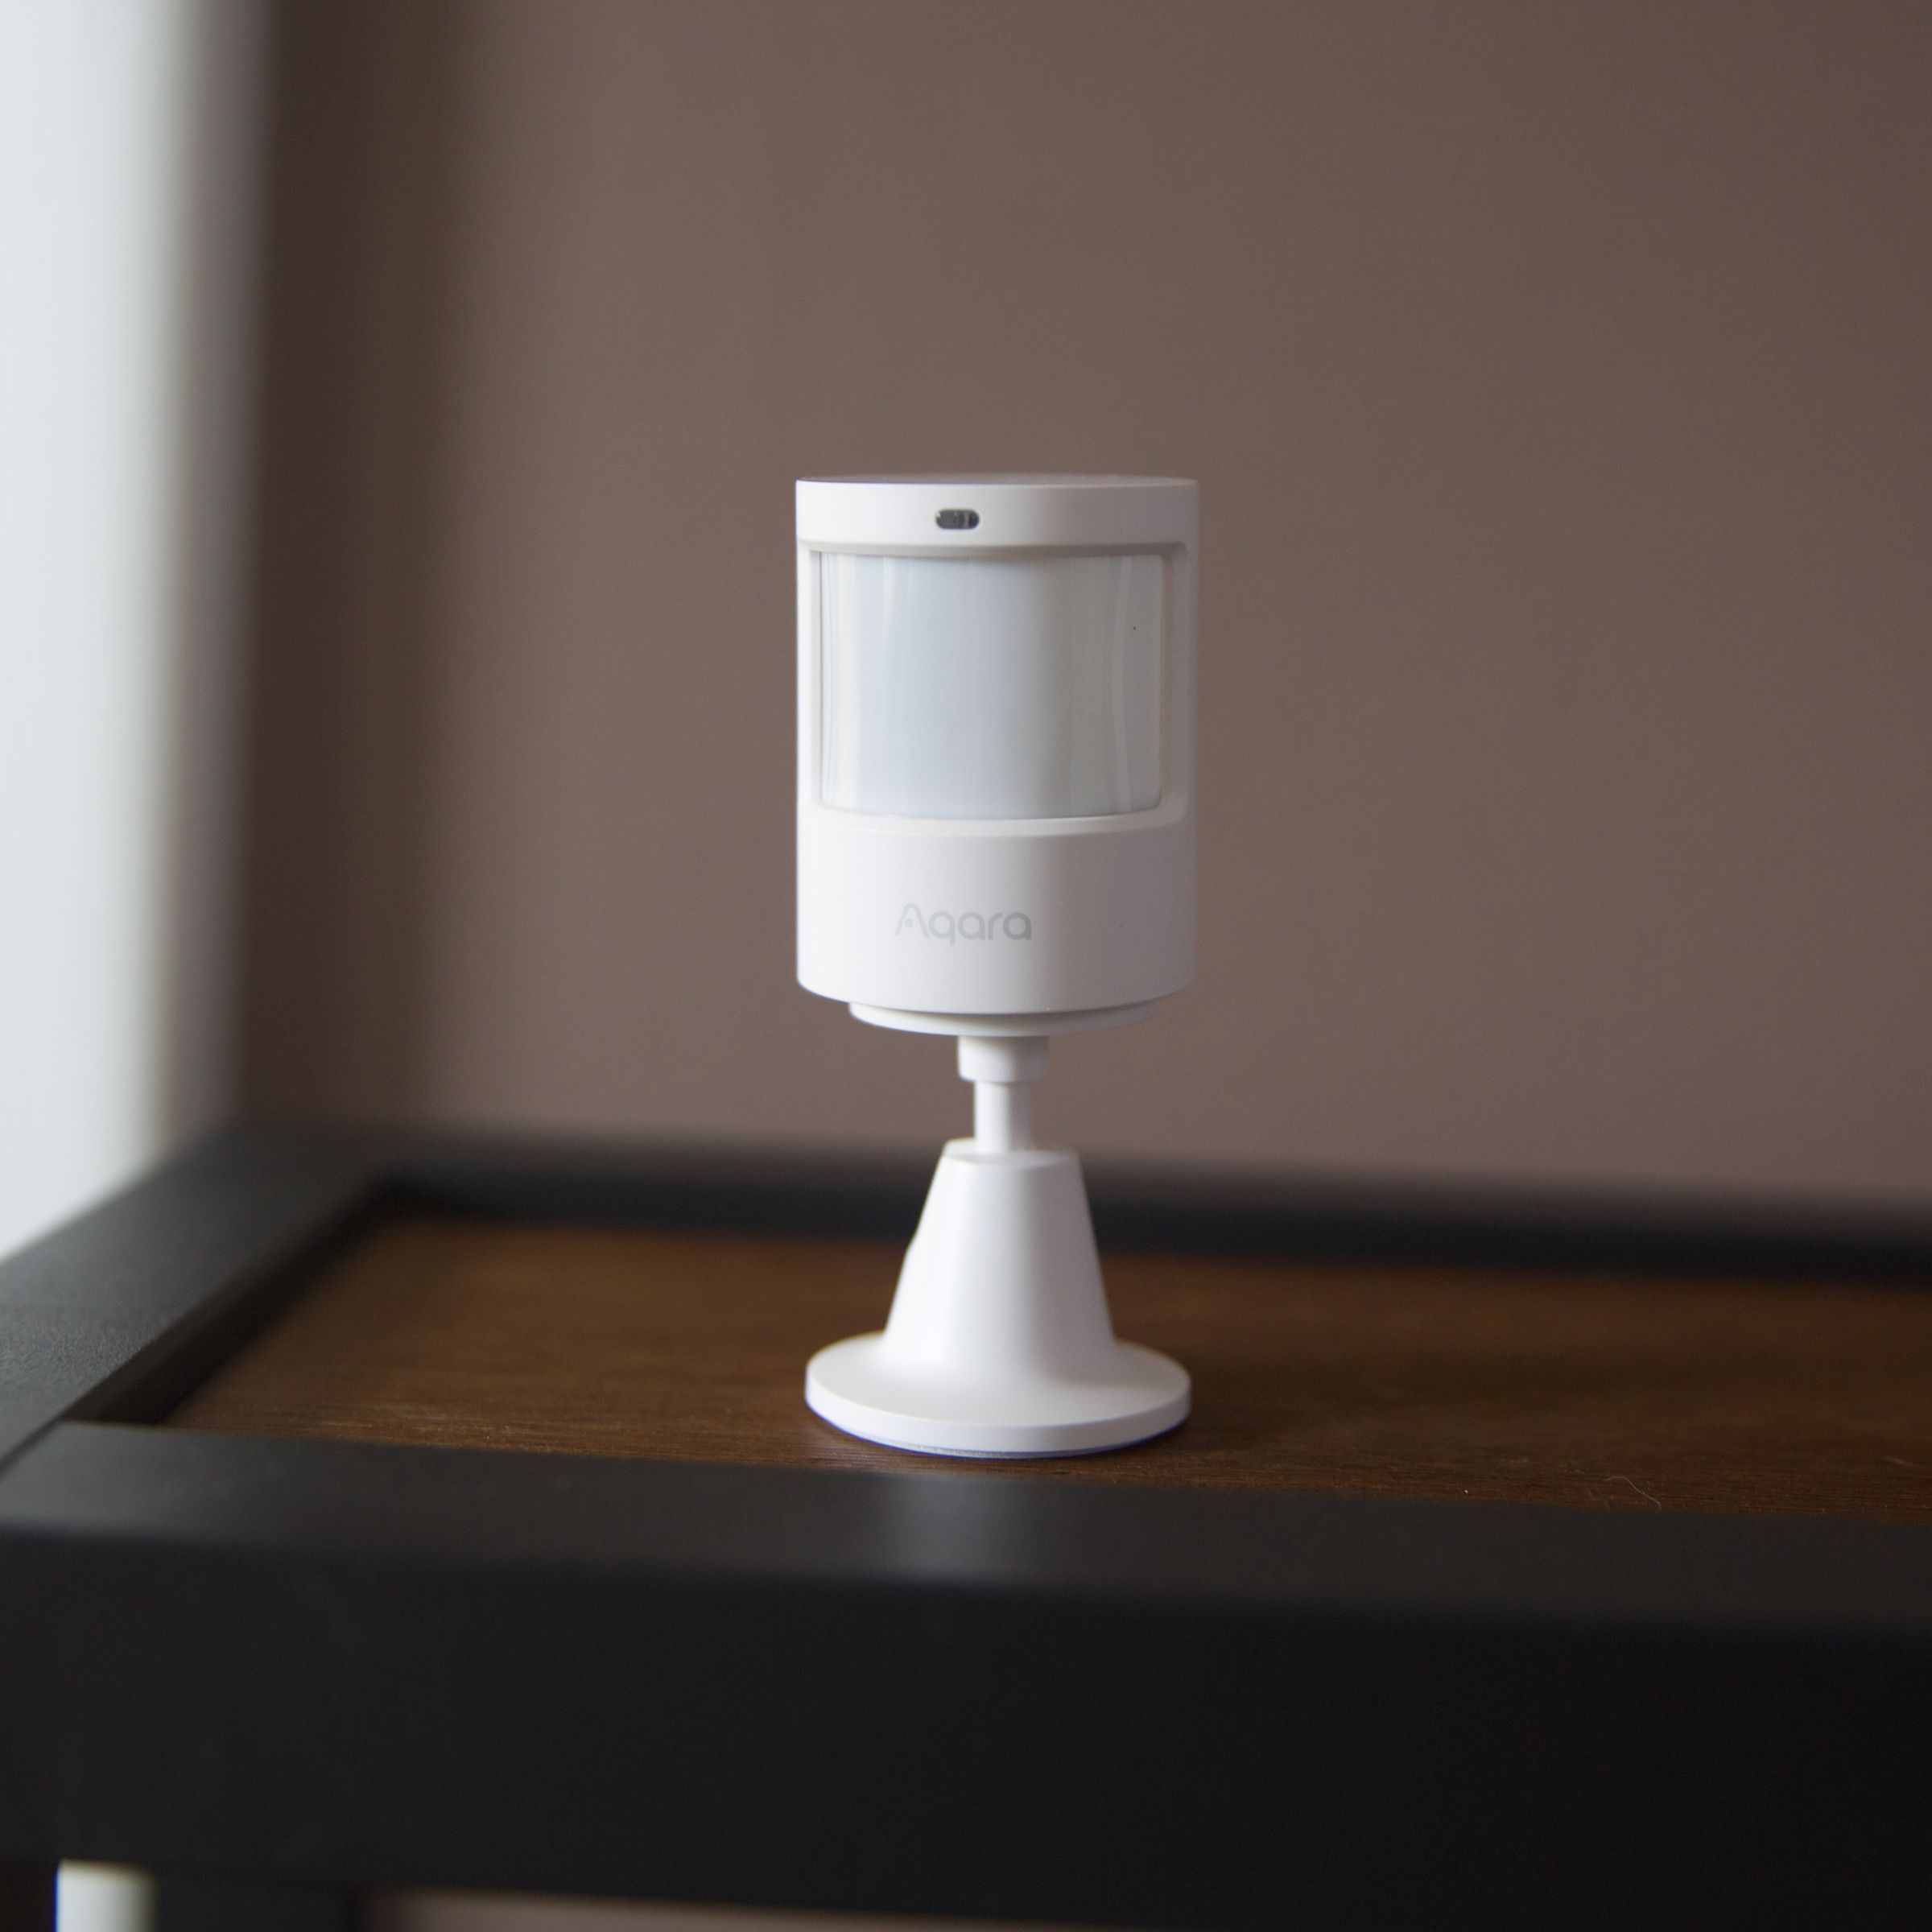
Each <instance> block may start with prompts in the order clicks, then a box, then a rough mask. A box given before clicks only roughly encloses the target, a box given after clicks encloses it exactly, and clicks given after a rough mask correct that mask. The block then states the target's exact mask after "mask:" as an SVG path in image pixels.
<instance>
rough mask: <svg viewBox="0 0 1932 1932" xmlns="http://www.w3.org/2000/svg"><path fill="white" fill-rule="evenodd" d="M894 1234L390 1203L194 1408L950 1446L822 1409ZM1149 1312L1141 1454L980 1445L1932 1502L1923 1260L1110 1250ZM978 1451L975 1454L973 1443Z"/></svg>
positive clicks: (209, 1423)
mask: <svg viewBox="0 0 1932 1932" xmlns="http://www.w3.org/2000/svg"><path fill="white" fill-rule="evenodd" d="M898 1256H899V1249H898V1247H897V1246H896V1245H891V1244H888V1243H885V1242H880V1241H869V1240H857V1239H842V1238H830V1237H817V1236H782V1237H781V1236H750V1235H741V1234H735V1233H729V1232H680V1231H667V1230H665V1229H663V1228H598V1227H564V1226H552V1225H547V1224H540V1223H539V1224H519V1223H517V1222H514V1221H499V1220H493V1219H490V1218H488V1217H483V1216H467V1215H460V1214H448V1213H440V1212H424V1213H414V1212H412V1213H410V1214H407V1215H402V1216H396V1217H394V1218H393V1219H390V1220H387V1221H386V1222H384V1223H382V1224H379V1225H378V1227H376V1228H374V1230H373V1231H372V1232H370V1233H369V1234H368V1235H367V1236H365V1237H364V1238H363V1239H361V1241H359V1242H358V1243H357V1245H355V1246H353V1248H351V1249H349V1250H348V1251H347V1252H346V1253H345V1255H344V1256H343V1257H341V1259H339V1260H338V1261H336V1262H335V1263H334V1264H333V1265H332V1266H330V1267H329V1268H328V1269H326V1270H325V1271H324V1272H323V1273H321V1274H319V1275H318V1276H317V1277H316V1278H315V1279H314V1281H313V1282H312V1283H310V1284H309V1285H308V1286H307V1287H306V1288H305V1289H304V1290H303V1292H302V1294H300V1295H299V1298H297V1299H296V1300H295V1302H293V1303H292V1305H291V1307H289V1308H288V1309H287V1311H285V1312H284V1313H283V1315H281V1316H280V1317H279V1319H277V1320H276V1321H275V1323H273V1324H272V1325H271V1326H270V1327H268V1328H267V1329H266V1330H265V1331H263V1332H262V1334H260V1335H258V1336H257V1337H256V1338H255V1339H254V1340H253V1341H252V1342H251V1343H250V1344H248V1345H247V1346H246V1347H245V1348H242V1350H241V1351H240V1352H237V1354H235V1355H234V1356H233V1357H232V1358H231V1359H229V1360H228V1361H227V1362H225V1364H223V1365H222V1366H221V1368H220V1369H217V1371H216V1372H215V1373H214V1374H213V1376H212V1377H210V1378H209V1379H208V1381H206V1382H204V1384H203V1385H201V1386H200V1388H199V1389H196V1391H195V1392H194V1393H192V1395H191V1396H190V1397H188V1399H187V1400H186V1401H185V1402H184V1403H183V1404H182V1405H181V1406H180V1407H179V1408H178V1409H177V1410H175V1412H174V1413H173V1414H172V1415H171V1417H170V1418H169V1420H170V1422H171V1423H172V1424H173V1425H174V1426H180V1427H184V1428H188V1429H196V1430H216V1431H221V1432H225V1433H229V1434H237V1435H262V1436H294V1437H320V1438H333V1439H348V1440H357V1441H365V1442H381V1443H429V1444H440V1445H454V1446H463V1447H477V1448H493V1449H514V1450H539V1451H560V1452H566V1453H570V1454H575V1455H597V1456H614V1457H644V1458H657V1459H674V1460H678V1459H682V1460H699V1461H707V1462H716V1463H764V1464H774V1465H779V1466H786V1467H791V1468H864V1469H907V1468H932V1467H933V1466H934V1465H933V1463H932V1462H931V1460H930V1459H926V1458H921V1457H914V1456H909V1455H902V1454H899V1453H898V1452H896V1451H890V1450H886V1449H881V1448H877V1447H873V1446H872V1445H870V1444H867V1443H860V1442H857V1441H855V1440H853V1439H850V1438H848V1437H845V1436H843V1435H839V1434H838V1433H836V1431H834V1430H832V1429H830V1428H828V1427H827V1426H825V1425H824V1424H823V1423H821V1422H819V1421H818V1420H817V1418H815V1417H813V1416H812V1415H811V1414H809V1412H808V1411H807V1410H806V1408H805V1406H804V1404H803V1397H802V1393H801V1390H802V1383H803V1369H804V1364H805V1360H806V1358H807V1356H809V1355H810V1353H811V1351H812V1350H813V1349H814V1348H818V1347H819V1346H821V1345H823V1344H824V1343H826V1342H828V1341H832V1340H836V1339H838V1338H839V1337H840V1336H841V1335H847V1334H850V1333H853V1332H856V1331H861V1330H865V1329H868V1328H873V1327H877V1326H878V1325H879V1323H880V1322H881V1320H882V1319H883V1318H884V1315H885V1312H886V1307H887V1306H888V1303H889V1302H890V1295H891V1291H892V1286H893V1282H894V1274H895V1272H896V1269H897V1267H898ZM1107 1271H1108V1286H1109V1290H1110V1293H1111V1295H1112V1298H1113V1308H1114V1315H1115V1320H1116V1323H1117V1327H1118V1328H1119V1329H1120V1331H1121V1333H1122V1334H1123V1335H1127V1336H1129V1337H1131V1338H1132V1339H1133V1340H1137V1341H1142V1342H1146V1343H1148V1344H1151V1345H1153V1346H1154V1347H1157V1348H1163V1349H1166V1350H1167V1351H1169V1352H1171V1353H1172V1354H1174V1356H1177V1357H1178V1358H1179V1360H1182V1361H1183V1362H1184V1363H1185V1364H1187V1367H1188V1368H1189V1369H1190V1370H1191V1372H1192V1373H1193V1375H1194V1377H1195V1414H1194V1417H1193V1418H1192V1419H1191V1421H1190V1422H1188V1423H1187V1425H1186V1426H1184V1427H1183V1428H1182V1429H1181V1430H1178V1431H1176V1432H1175V1433H1174V1434H1173V1435H1170V1436H1169V1437H1166V1438H1165V1439H1162V1440H1161V1441H1159V1442H1156V1443H1149V1444H1146V1445H1143V1446H1142V1447H1139V1448H1137V1449H1133V1450H1129V1451H1121V1452H1117V1453H1115V1454H1113V1455H1102V1456H1094V1457H1082V1458H1068V1459H1059V1460H1053V1461H1047V1462H1041V1463H1025V1464H1018V1465H1016V1464H985V1463H981V1464H974V1465H970V1467H972V1468H976V1469H979V1470H980V1471H982V1472H985V1473H986V1474H988V1475H989V1476H994V1477H1006V1478H1010V1477H1012V1476H1015V1475H1016V1474H1018V1475H1024V1476H1029V1477H1032V1478H1034V1479H1036V1480H1037V1479H1042V1478H1044V1479H1047V1480H1055V1481H1071V1482H1080V1483H1142V1484H1160V1485H1164V1486H1170V1487H1175V1486H1178V1487H1192V1488H1217V1489H1228V1490H1262V1491H1272V1492H1304V1493H1320V1492H1325V1493H1329V1494H1354V1495H1373V1496H1402V1497H1413V1498H1451V1499H1461V1498H1468V1499H1471V1500H1475V1501H1488V1502H1511V1503H1538V1504H1546V1505H1563V1506H1567V1507H1570V1508H1587V1509H1591V1508H1593V1509H1635V1510H1666V1511H1680V1510H1682V1511H1708V1512H1718V1513H1748V1514H1767V1515H1783V1516H1824V1517H1840V1518H1865V1519H1868V1520H1888V1521H1916V1522H1926V1521H1932V1295H1928V1294H1926V1292H1925V1291H1924V1290H1922V1288H1918V1287H1916V1286H1911V1285H1909V1284H1905V1285H1876V1284H1868V1283H1861V1282H1849V1281H1847V1282H1826V1281H1819V1282H1807V1281H1796V1282H1794V1281H1788V1280H1769V1281H1765V1280H1752V1279H1747V1278H1736V1279H1729V1278H1709V1277H1699V1278H1684V1277H1678V1278H1671V1277H1662V1276H1657V1275H1654V1274H1649V1275H1635V1274H1633V1275H1617V1274H1590V1273H1576V1272H1563V1273H1558V1272H1538V1271H1533V1270H1530V1269H1471V1268H1457V1269H1432V1268H1428V1267H1422V1266H1414V1265H1409V1266H1392V1267H1377V1266H1369V1265H1353V1264H1341V1263H1334V1262H1308V1261H1283V1260H1250V1259H1241V1258H1230V1257H1199V1256H1183V1255H1175V1254H1167V1253H1114V1254H1111V1255H1109V1256H1108V1257H1107ZM954 1466H955V1467H959V1466H960V1465H954Z"/></svg>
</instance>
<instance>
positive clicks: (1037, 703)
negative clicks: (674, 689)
mask: <svg viewBox="0 0 1932 1932" xmlns="http://www.w3.org/2000/svg"><path fill="white" fill-rule="evenodd" d="M820 569H821V576H820V580H819V581H820V585H821V596H822V599H823V607H822V611H821V621H822V635H823V640H824V642H823V650H824V660H823V662H824V681H823V703H824V735H823V740H822V744H821V765H820V777H819V795H820V796H821V797H822V798H823V799H824V800H825V802H826V803H828V804H829V805H835V806H837V807H840V808H842V809H844V810H845V811H867V812H882V813H892V814H895V815H902V816H905V817H910V818H939V819H1060V818H1090V817H1096V816H1100V815H1106V814H1110V813H1117V812H1126V811H1146V810H1147V809H1148V808H1149V807H1151V806H1153V805H1155V804H1158V803H1159V800H1160V796H1161V783H1162V777H1161V613H1162V597H1163V594H1164V588H1165V587H1164V577H1165V566H1164V564H1163V563H1162V559H1161V558H1160V557H1158V555H1124V556H1099V557H1092V556H1088V557H1079V556H1076V557H1028V558H989V557H878V556H847V555H837V554H827V555H824V556H823V557H822V558H821V559H820Z"/></svg>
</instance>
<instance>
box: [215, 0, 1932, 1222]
mask: <svg viewBox="0 0 1932 1932" xmlns="http://www.w3.org/2000/svg"><path fill="white" fill-rule="evenodd" d="M284 29H285V31H284V35H283V52H282V60H281V71H280V76H279V99H280V103H281V114H280V119H279V137H278V138H279V146H278V163H277V173H276V177H275V183H274V194H275V206H276V208H277V210H278V214H277V221H276V230H275V260H274V264H273V275H272V279H271V284H270V303H269V308H268V329H267V348H268V354H269V360H270V409H269V414H268V416H267V419H266V446H265V450H264V459H265V474H266V478H267V489H266V497H265V506H266V511H265V522H264V526H263V532H262V559H263V564H262V575H261V580H260V584H259V586H258V592H259V594H258V608H259V613H260V650H261V664H260V669H259V675H258V684H257V690H256V695H255V700H254V704H255V725H256V733H257V744H258V751H259V759H258V770H257V772H256V775H255V780H254V822H255V828H256V836H255V844H254V853H253V859H252V866H253V871H252V898H251V907H252V914H251V921H252V923H251V937H250V965H251V1004H250V1014H249V1041H250V1053H249V1082H250V1090H251V1092H252V1095H253V1096H254V1099H255V1100H257V1101H258V1102H259V1103H262V1104H271V1105H277V1106H302V1107H308V1108H325V1109H329V1110H333V1111H351V1112H357V1113H389V1114H394V1115H399V1116H403V1117H415V1118H435V1119H439V1120H460V1121H489V1122H515V1123H519V1124H525V1125H541V1126H546V1127H548V1126H555V1127H559V1128H571V1129H600V1130H602V1129H621V1130H626V1131H630V1130H638V1131H644V1132H649V1133H676V1134H691V1135H701V1136H732V1137H757V1138H760V1139H774V1140H787V1141H833V1142H840V1143H850V1144H866V1145H877V1144H883V1143H899V1142H902V1141H913V1142H915V1143H917V1142H925V1141H931V1140H932V1139H934V1138H935V1137H937V1136H938V1135H939V1134H940V1133H943V1132H946V1131H949V1130H954V1129H957V1127H958V1126H959V1125H960V1121H962V1120H963V1118H964V1096H963V1095H962V1094H961V1093H960V1092H959V1091H958V1090H957V1089H956V1087H955V1085H954V1083H953V1082H952V1079H951V1076H950V1075H949V1073H948V1072H947V1056H946V1052H945V1050H944V1048H943V1047H942V1046H940V1045H939V1044H938V1043H935V1042H920V1041H914V1040H907V1039H903V1038H896V1037H892V1036H887V1035H882V1034H874V1033H872V1032H870V1031H869V1030H867V1029H865V1028H863V1027H861V1026H858V1025H857V1024H856V1023H854V1022H852V1021H851V1020H850V1019H849V1018H847V1017H846V1016H845V1015H844V1013H842V1012H841V1011H840V1010H839V1009H835V1008H833V1007H832V1006H830V1005H827V1004H826V1003H825V1002H823V1001H817V1000H814V999H812V998H811V997H807V995H805V994H803V993H800V992H799V990H797V989H796V988H795V985H793V983H792V980H791V960H790V944H791V934H790V919H791V871H790V868H791V844H790V840H791V824H790V803H791V697H792V686H791V669H790V654H791V649H792V635H791V627H792V592H791V568H792V557H791V528H790V517H791V496H790V492H791V481H792V479H793V478H794V477H795V476H798V475H801V474H810V473H839V472H844V471H852V470H888V471H890V470H896V469H925V468H933V467H949V466H957V467H960V468H965V469H1009V468H1011V469H1028V468H1042V469H1119V470H1154V471H1162V472H1170V473H1181V474H1186V475H1192V476H1196V477H1199V479H1200V481H1201V485H1202V492H1203V598H1202V613H1201V615H1202V632H1203V651H1202V671H1201V690H1202V745H1201V750H1202V759H1203V773H1204V778H1203V840H1204V844H1203V879H1202V886H1203V895H1202V908H1201V912H1202V920H1201V941H1202V944H1201V964H1202V972H1201V981H1200V985H1199V989H1197V990H1196V991H1195V993H1192V994H1191V995H1189V996H1188V997H1186V998H1184V999H1183V1000H1180V1001H1175V1002H1174V1004H1173V1005H1172V1006H1171V1007H1170V1009H1169V1010H1167V1011H1166V1012H1165V1013H1163V1014H1162V1015H1161V1016H1160V1017H1159V1018H1158V1019H1157V1020H1156V1021H1155V1022H1154V1023H1153V1024H1150V1025H1147V1026H1141V1027H1139V1028H1137V1029H1134V1030H1132V1031H1131V1032H1129V1033H1127V1034H1118V1035H1114V1036H1111V1037H1103V1038H1091V1039H1085V1040H1080V1041H1075V1042H1068V1043H1067V1044H1066V1045H1065V1046H1064V1047H1063V1049H1062V1050H1061V1051H1060V1052H1059V1070H1058V1072H1057V1074H1056V1077H1055V1080H1053V1081H1052V1082H1051V1083H1050V1088H1049V1092H1048V1095H1047V1102H1046V1104H1047V1112H1048V1120H1049V1124H1050V1125H1051V1126H1052V1127H1053V1128H1054V1129H1055V1131H1056V1132H1058V1133H1061V1134H1063V1135H1066V1136H1070V1137H1074V1138H1075V1139H1076V1140H1077V1141H1079V1142H1080V1144H1082V1145H1083V1146H1087V1147H1088V1148H1091V1149H1094V1150H1105V1151H1110V1152H1117V1153H1131V1154H1135V1155H1141V1156H1150V1157H1158V1158H1163V1159H1172V1160H1176V1161H1182V1160H1184V1161H1188V1162H1216V1163H1224V1162H1246V1163H1261V1164H1264V1165H1266V1166H1278V1167H1282V1168H1285V1169H1294V1170H1326V1171H1345V1172H1348V1173H1363V1174H1374V1175H1381V1174H1431V1175H1444V1176H1501V1177H1509V1178H1517V1179H1523V1178H1526V1179H1560V1180H1570V1181H1575V1180H1580V1181H1586V1182H1590V1183H1611V1184H1625V1183H1641V1184H1645V1185H1649V1184H1656V1183H1662V1184H1666V1185H1688V1186H1704V1185H1720V1186H1722V1187H1727V1188H1734V1187H1735V1188H1746V1189H1756V1188H1769V1187H1784V1186H1787V1185H1789V1186H1794V1187H1802V1188H1806V1189H1812V1190H1843V1191H1856V1192H1863V1193H1870V1194H1878V1195H1894V1196H1912V1197H1916V1198H1919V1199H1924V1198H1925V1197H1926V1195H1929V1194H1932V1026H1929V1025H1928V1019H1927V1006H1928V989H1929V988H1932V869H1929V867H1928V862H1927V855H1928V851H1929V850H1932V752H1929V749H1928V745H1929V742H1932V569H1929V568H1928V554H1929V545H1928V533H1929V532H1932V451H1929V448H1928V440H1929V425H1932V411H1929V409H1928V403H1929V402H1932V397H1929V395H1928V388H1929V386H1932V384H1929V381H1928V369H1929V366H1932V364H1929V361H1928V354H1927V348H1928V344H1929V343H1932V267H1929V262H1932V254H1929V249H1928V236H1929V235H1932V115H1928V114H1927V113H1926V101H1927V100H1928V99H1932V14H1929V13H1928V12H1927V10H1926V9H1925V8H1924V7H1923V6H1921V5H1919V4H1918V3H1917V0H1901V3H1895V4H1887V3H1880V0H1868V3H1867V4H1864V5H1860V6H1856V7H1834V8H1827V7H1820V6H1774V5H1766V4H1764V3H1762V0H1747V3H1744V4H1738V5H1734V6H1733V5H1718V4H1711V3H1708V0H1696V3H1692V4H1686V3H1685V0H1641V3H1639V4H1626V5H1621V6H1600V7H1594V8H1591V7H1571V6H1549V5H1547V4H1545V3H1544V0H1521V4H1507V5H1505V4H1480V3H1475V0H1463V3H1461V4H1458V5H1455V6H1447V7H1434V6H1420V5H1414V6H1402V5H1395V6H1377V5H1369V4H1359V3H1356V0H1333V3H1332V4H1323V5H1287V4H1282V5H1274V4H1261V3H1258V0H1257V4H1253V5H1242V4H1205V5H1203V4H1186V5H1183V4H1180V3H1179V0H1174V3H1172V4H1159V5H1147V4H1137V3H1134V0H1091V3H1089V0H975V4H973V5H972V6H948V5H944V4H939V3H936V0H932V3H927V0H918V3H909V0H876V3H875V0H771V3H769V4H767V3H754V0H679V3H676V4H657V3H646V0H609V3H595V0H577V3H573V4H548V5H543V6H535V5H518V4H491V3H481V0H472V3H470V4H466V5H462V6H456V7H452V8H450V9H448V10H445V9H443V8H440V7H432V6H424V7H416V8H395V7H393V6H369V7H366V8H362V9H351V8H335V9H330V8H322V7H317V6H308V7H296V8H294V9H291V10H290V11H289V12H288V13H287V14H285V15H284Z"/></svg>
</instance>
